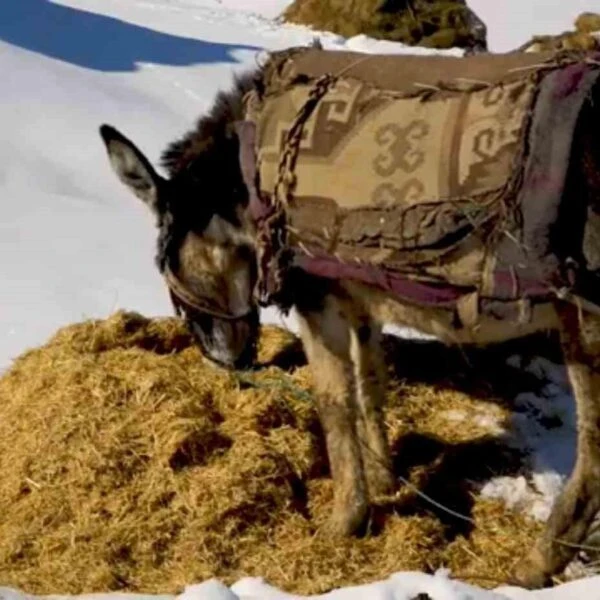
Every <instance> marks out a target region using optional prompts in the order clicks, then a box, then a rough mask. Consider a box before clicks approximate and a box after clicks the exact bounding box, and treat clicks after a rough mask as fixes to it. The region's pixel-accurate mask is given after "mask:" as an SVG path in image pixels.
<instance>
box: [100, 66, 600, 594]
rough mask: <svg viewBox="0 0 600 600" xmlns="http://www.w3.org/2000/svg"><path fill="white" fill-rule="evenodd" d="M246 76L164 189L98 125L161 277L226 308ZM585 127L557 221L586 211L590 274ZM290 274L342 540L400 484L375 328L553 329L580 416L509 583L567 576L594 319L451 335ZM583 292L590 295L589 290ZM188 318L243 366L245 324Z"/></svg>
mask: <svg viewBox="0 0 600 600" xmlns="http://www.w3.org/2000/svg"><path fill="white" fill-rule="evenodd" d="M254 81H255V78H254V75H252V74H251V75H248V76H246V77H245V78H242V79H240V80H237V81H236V83H235V86H234V89H233V90H232V91H231V92H230V93H227V94H223V93H222V94H219V95H218V96H217V99H216V102H215V105H214V107H213V109H212V110H211V111H210V113H209V114H208V115H207V116H205V117H203V118H201V119H200V120H199V121H198V123H197V126H196V128H195V129H194V130H193V131H191V132H190V133H188V134H187V135H186V136H185V137H184V138H182V139H181V140H179V141H177V142H175V143H173V144H171V145H170V146H169V148H168V149H167V151H166V152H165V154H164V156H163V161H162V162H163V165H164V166H165V167H166V169H167V170H168V172H169V176H170V179H169V180H166V179H163V178H162V177H160V176H159V175H158V174H157V173H156V172H155V171H154V170H153V169H152V167H150V166H149V164H148V162H147V161H146V160H145V159H144V157H143V155H141V153H140V152H139V150H137V149H136V148H135V146H134V145H133V144H132V143H131V142H129V140H127V139H126V138H124V137H123V136H121V134H119V133H118V132H117V131H116V130H114V129H112V128H110V127H107V126H104V127H103V128H102V130H101V133H102V137H103V139H104V141H105V144H106V146H107V150H108V154H109V157H110V159H111V162H112V165H113V168H114V169H115V172H116V173H117V175H118V177H119V178H120V179H121V181H123V182H124V183H125V184H126V185H127V186H128V187H129V188H130V189H131V190H132V191H133V192H134V193H135V194H136V195H138V196H139V197H140V198H142V200H144V201H145V202H146V203H147V204H148V205H149V206H150V208H151V209H152V210H153V211H154V212H155V214H156V215H157V219H158V225H159V248H158V261H157V262H158V266H159V268H160V270H161V271H163V269H164V266H165V265H166V264H169V265H170V266H171V268H172V269H174V270H175V271H176V272H177V273H178V276H179V278H180V279H181V281H182V282H183V283H184V284H185V285H186V286H187V287H188V288H189V289H190V290H191V291H192V292H193V293H194V294H196V295H197V296H198V297H213V298H217V297H218V300H219V301H220V302H221V303H222V304H223V305H224V306H226V307H228V309H229V310H231V312H232V313H233V312H236V311H237V312H239V311H243V309H244V308H249V309H251V308H252V307H254V306H255V304H254V299H253V285H254V282H255V278H256V273H255V254H254V239H255V230H254V225H253V223H252V221H251V219H250V217H249V215H248V214H247V213H248V211H247V203H248V199H247V193H246V190H245V188H244V185H243V182H242V178H241V173H240V168H239V164H238V154H237V153H238V140H237V138H236V135H235V133H234V129H233V123H234V121H236V120H238V119H242V118H243V116H244V115H243V106H242V97H243V95H244V93H245V92H246V91H247V90H248V89H250V87H251V86H252V85H253V84H254ZM586 110H588V111H593V116H595V119H594V121H593V122H594V123H596V124H598V117H597V115H598V111H597V109H595V108H594V103H593V102H591V101H590V102H589V103H588V106H587V109H586ZM588 116H590V115H588ZM589 123H590V121H588V125H587V126H586V128H585V129H582V128H581V127H580V128H578V130H577V132H576V140H575V143H574V149H575V150H574V154H573V157H572V164H571V165H570V174H569V178H568V182H569V185H568V192H567V193H568V195H569V197H568V198H566V199H565V202H564V206H565V207H567V208H566V211H567V212H566V213H565V214H563V215H562V218H565V219H569V218H571V216H572V215H573V214H574V213H575V212H576V211H587V212H588V213H589V216H588V220H587V224H588V225H587V231H586V236H585V242H584V243H583V244H582V248H581V249H580V251H579V254H580V255H581V256H580V258H581V260H582V261H587V263H588V264H589V265H596V266H598V265H600V247H599V246H598V245H597V244H596V241H597V240H598V239H599V238H600V230H599V228H600V220H598V219H595V218H594V215H596V214H597V213H599V212H600V210H599V207H600V144H598V143H597V142H596V133H595V131H591V130H590V129H589ZM556 243H560V240H556ZM293 276H294V277H296V278H297V279H296V280H295V281H293V282H292V285H291V287H292V288H293V289H294V291H295V295H294V297H293V299H292V304H293V305H294V307H295V308H296V310H297V313H298V318H299V322H300V328H301V337H302V340H303V344H304V348H305V352H306V355H307V357H308V360H309V363H310V365H311V368H312V371H313V376H314V387H315V391H316V396H317V408H318V412H319V415H320V419H321V423H322V426H323V430H324V433H325V438H326V444H327V452H328V458H329V462H330V465H331V472H332V476H333V480H334V489H335V494H334V507H333V510H332V518H331V525H330V526H331V531H332V532H333V533H336V534H343V535H348V534H352V533H354V532H356V530H357V529H358V528H359V527H360V526H361V525H362V524H363V522H364V521H365V518H366V517H367V514H368V511H369V505H370V503H371V501H372V500H373V498H374V497H376V496H378V495H380V494H386V493H388V492H390V491H391V490H392V489H393V487H394V485H395V480H394V477H393V474H392V471H391V469H390V455H389V448H388V441H387V437H386V427H385V423H384V419H383V401H384V387H385V371H386V369H385V365H384V362H383V356H382V351H381V344H380V335H381V324H382V323H395V324H398V325H404V326H409V327H414V328H416V329H419V330H422V331H424V332H428V333H431V334H433V335H436V336H437V337H438V338H440V339H441V340H442V341H445V342H446V343H448V344H456V343H458V344H461V343H475V344H482V345H487V344H491V343H494V342H501V341H505V340H508V339H511V338H512V339H515V338H520V337H523V336H526V335H529V334H531V333H533V332H535V331H540V330H546V329H556V330H558V331H559V332H560V335H561V340H562V346H563V352H564V357H565V362H566V364H567V368H568V372H569V377H570V380H571V384H572V387H573V392H574V396H575V399H576V402H577V408H578V415H579V434H578V453H577V464H576V467H575V469H574V471H573V474H572V476H571V478H570V480H569V482H568V484H567V485H566V487H565V489H564V491H563V493H562V494H561V496H560V497H559V498H558V500H557V502H556V504H555V506H554V509H553V512H552V516H551V518H550V520H549V522H548V526H547V528H546V531H545V533H544V535H543V536H542V537H541V538H540V540H539V541H538V543H537V545H536V546H535V548H534V549H533V550H532V551H531V553H530V555H529V557H528V559H527V560H525V561H523V562H522V563H521V564H520V566H519V568H518V573H517V574H518V576H519V579H520V581H521V582H522V583H523V584H525V585H528V586H531V587H535V586H541V585H543V584H545V583H546V582H548V581H549V579H550V577H551V576H552V575H554V574H555V573H557V572H559V571H560V570H561V569H563V568H564V567H565V566H566V564H567V563H568V561H569V560H570V559H571V558H572V556H573V555H574V553H575V551H576V550H575V548H574V547H573V544H577V543H580V542H581V541H582V539H584V536H585V534H586V532H587V529H588V527H589V525H590V523H591V521H592V519H593V517H594V515H595V514H596V512H598V510H599V509H600V318H599V317H598V316H596V315H592V314H587V313H583V312H579V311H578V309H577V307H575V306H572V305H570V304H566V303H563V302H560V301H558V300H557V301H556V302H551V303H547V304H545V305H541V306H538V307H537V308H536V309H535V310H534V314H533V318H532V321H531V323H528V324H526V325H517V324H513V323H504V322H497V321H486V320H485V319H484V320H483V321H482V322H481V323H479V325H478V327H477V328H472V329H470V328H462V329H457V328H456V327H455V326H454V323H453V321H452V319H451V317H450V316H449V314H448V313H446V312H444V311H438V310H435V309H427V308H420V307H415V306H409V305H405V304H402V303H400V302H399V301H398V300H397V299H396V298H394V297H391V296H389V295H386V294H385V293H383V292H379V291H376V290H374V289H373V288H370V287H368V286H366V285H362V284H358V283H354V282H350V281H341V282H325V281H322V280H316V279H311V278H310V277H308V276H306V275H304V274H302V273H295V274H294V275H293ZM207 278H208V279H207ZM596 280H597V279H596V278H595V277H592V278H591V279H590V281H592V282H595V281H596ZM208 282H210V283H208ZM591 287H593V288H595V287H596V286H595V285H592V286H591ZM588 291H589V292H590V294H591V295H592V296H594V295H596V294H597V290H596V289H591V288H590V289H589V290H588ZM186 317H187V320H188V324H189V325H190V327H191V328H192V331H194V333H196V335H197V337H198V340H199V342H200V344H201V345H202V347H203V349H204V351H205V353H206V354H207V355H208V356H209V357H211V358H212V359H214V360H216V361H217V362H219V363H221V364H224V365H225V366H227V367H230V368H237V367H238V366H240V364H239V359H240V356H243V355H244V352H246V353H247V349H248V344H250V343H253V342H254V341H255V338H256V333H257V332H256V328H255V327H253V325H252V323H251V322H250V321H248V320H241V321H239V322H238V321H232V322H228V321H223V320H222V319H221V320H220V319H218V318H211V317H210V316H207V315H199V314H195V313H194V311H188V313H187V315H186ZM244 336H246V338H244ZM244 339H246V340H247V341H248V344H244ZM246 358H248V357H247V356H246ZM244 362H247V361H244Z"/></svg>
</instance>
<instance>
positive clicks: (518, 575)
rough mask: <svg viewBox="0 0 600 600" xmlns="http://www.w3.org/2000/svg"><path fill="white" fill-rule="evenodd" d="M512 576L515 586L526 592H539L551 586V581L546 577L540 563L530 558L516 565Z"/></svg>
mask: <svg viewBox="0 0 600 600" xmlns="http://www.w3.org/2000/svg"><path fill="white" fill-rule="evenodd" d="M513 576H514V579H515V584H516V585H519V586H521V587H523V588H525V589H528V590H539V589H541V588H545V587H549V586H551V585H552V579H551V578H550V577H549V576H548V575H547V573H546V570H545V569H544V568H543V567H542V566H541V564H540V561H539V560H533V559H531V558H528V559H526V560H524V561H523V562H521V563H520V564H519V565H517V566H516V567H515V569H514V572H513Z"/></svg>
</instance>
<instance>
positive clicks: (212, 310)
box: [163, 265, 254, 321]
mask: <svg viewBox="0 0 600 600" xmlns="http://www.w3.org/2000/svg"><path fill="white" fill-rule="evenodd" d="M163 277H164V278H165V281H166V283H167V286H168V287H169V292H170V296H171V302H172V304H173V308H174V309H175V314H176V315H177V316H181V315H182V312H183V311H184V309H185V308H188V309H192V310H194V311H196V312H198V313H201V314H203V315H209V316H211V317H216V318H217V319H223V320H225V321H237V320H240V319H245V318H246V317H248V316H250V315H251V314H252V313H253V312H254V307H250V308H249V309H248V310H246V311H245V312H243V313H240V314H234V313H231V312H227V311H224V310H221V309H220V308H219V307H218V306H216V304H215V303H214V302H211V301H210V300H207V299H206V298H200V297H198V296H196V294H193V293H192V292H190V290H189V289H188V288H186V287H185V285H184V284H183V283H182V282H181V280H180V279H179V278H178V277H177V276H176V275H175V274H174V273H173V271H171V269H170V268H169V266H168V265H166V266H165V268H164V271H163Z"/></svg>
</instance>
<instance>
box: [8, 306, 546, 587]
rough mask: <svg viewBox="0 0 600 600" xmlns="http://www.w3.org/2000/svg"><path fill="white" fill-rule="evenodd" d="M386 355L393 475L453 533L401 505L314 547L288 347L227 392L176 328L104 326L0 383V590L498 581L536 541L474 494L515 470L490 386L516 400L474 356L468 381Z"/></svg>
mask: <svg viewBox="0 0 600 600" xmlns="http://www.w3.org/2000/svg"><path fill="white" fill-rule="evenodd" d="M388 346H389V347H388V349H387V350H388V352H389V354H390V358H394V359H395V360H394V363H395V364H397V365H400V366H399V367H398V372H394V371H392V380H391V382H390V388H389V407H388V410H387V421H388V424H389V430H390V435H391V438H392V441H393V447H394V453H395V469H396V474H397V475H398V476H399V477H403V478H406V479H408V480H409V481H410V482H411V483H412V485H414V486H416V487H417V488H418V490H419V491H420V492H422V493H425V494H426V495H428V496H430V497H431V498H433V499H435V500H436V501H437V502H439V503H441V504H443V505H444V506H446V507H448V508H450V509H451V510H453V511H456V512H458V513H460V514H464V515H465V516H467V517H468V518H469V519H472V523H469V522H466V521H465V520H461V519H457V518H454V517H452V516H451V515H449V514H448V513H447V512H444V511H442V510H439V509H438V508H436V507H435V506H433V505H431V504H430V503H428V502H427V501H426V500H424V499H423V497H422V496H420V495H418V494H417V493H416V492H415V490H414V488H411V487H406V486H401V489H400V491H399V492H398V493H397V495H396V496H394V497H393V498H382V499H381V501H380V503H379V506H378V507H377V510H376V511H375V512H374V514H373V518H372V521H371V523H370V530H369V531H368V532H367V535H366V536H364V537H362V538H358V539H357V538H352V539H348V540H345V541H341V542H340V541H334V540H332V539H331V538H329V537H327V536H325V535H323V534H322V529H321V527H322V525H323V524H324V522H325V520H326V518H327V516H328V514H329V510H330V506H331V494H332V486H331V479H330V477H329V473H328V467H327V460H326V457H325V454H324V450H323V441H322V435H321V431H320V428H319V425H318V420H317V418H316V414H315V410H314V403H313V402H312V396H311V391H310V376H309V372H308V368H307V366H306V365H304V364H303V354H302V352H301V350H300V349H299V347H298V344H297V341H296V340H295V339H294V338H292V337H291V336H290V335H289V334H287V333H285V332H283V331H281V330H279V329H276V328H273V327H265V328H264V330H263V333H262V339H261V346H260V361H261V364H262V368H261V369H260V370H258V371H256V372H252V373H247V374H245V375H239V374H235V373H228V372H224V371H222V370H220V369H216V368H213V367H211V366H210V365H208V364H206V363H205V362H204V361H203V360H202V357H201V355H200V353H199V352H198V350H197V349H196V348H195V347H194V346H193V345H192V344H191V341H190V339H189V337H188V335H187V333H186V331H185V329H184V328H183V327H182V325H181V324H180V322H179V321H177V320H175V319H171V318H165V319H155V320H148V319H145V318H143V317H141V316H139V315H136V314H131V313H122V312H120V313H116V314H115V315H113V316H112V317H111V318H109V319H107V320H105V321H87V322H84V323H81V324H76V325H73V326H70V327H66V328H64V329H62V330H60V331H59V332H57V334H56V335H55V336H54V337H53V338H52V339H51V340H50V341H49V342H48V343H47V344H46V345H44V346H43V347H40V348H37V349H34V350H31V351H29V352H27V353H25V354H24V355H22V356H21V357H20V358H19V359H18V360H17V361H16V362H15V364H14V366H13V367H12V368H11V370H10V371H9V372H8V373H7V374H5V375H4V377H3V378H2V379H0V473H2V478H1V479H0V515H1V516H0V581H1V582H2V584H3V585H10V586H18V587H20V588H22V589H25V590H26V591H28V592H32V593H45V594H48V593H82V592H93V591H108V590H124V591H143V592H153V593H159V592H160V593H176V592H178V591H180V590H181V589H182V588H183V586H184V585H186V584H189V583H191V582H195V581H201V580H204V579H206V578H209V577H219V578H221V579H222V580H224V581H225V582H228V583H231V582H233V581H235V580H236V579H238V578H239V577H242V576H244V575H254V576H263V577H265V578H266V579H267V580H268V581H269V582H270V583H272V584H274V585H277V586H280V587H282V588H284V589H286V590H288V591H291V592H296V593H304V594H308V593H317V592H323V591H326V590H329V589H331V588H332V587H336V586H341V585H350V584H358V583H365V582H368V581H372V580H375V579H380V578H385V577H387V576H388V575H390V574H391V573H393V572H395V571H399V570H405V569H411V570H412V569H417V570H424V571H428V572H431V571H432V570H435V569H437V568H439V567H446V568H450V569H452V570H453V571H454V572H456V573H457V574H460V576H461V577H466V578H469V579H470V580H472V581H473V582H474V583H479V584H481V585H484V586H486V587H493V586H495V585H497V584H498V583H501V582H503V581H505V580H506V579H507V577H508V574H509V571H510V569H511V567H512V565H513V564H514V562H515V561H516V560H518V559H519V557H520V556H522V554H523V552H524V551H525V550H526V549H527V547H528V546H529V545H530V544H531V542H532V540H533V537H534V535H535V534H536V532H537V530H538V526H537V525H535V524H534V523H532V522H530V521H529V520H527V519H525V518H524V517H522V516H519V515H517V514H514V513H511V512H510V511H508V510H507V509H505V508H503V506H502V505H501V504H500V503H498V502H492V501H484V500H482V499H480V498H479V497H478V496H477V494H476V493H475V491H476V489H477V484H478V482H481V481H485V480H486V479H487V478H489V477H490V476H491V475H493V474H500V473H509V472H514V470H515V469H518V464H519V461H518V457H516V456H515V455H514V454H511V453H509V451H508V450H506V447H505V446H504V445H502V443H501V439H500V438H501V436H502V434H501V431H500V429H499V428H498V425H497V424H500V425H501V424H502V421H503V419H505V418H506V417H507V414H508V412H507V409H506V407H505V403H504V400H503V396H504V395H506V396H507V397H509V396H511V394H512V393H513V391H514V390H512V389H510V388H509V387H507V385H509V386H510V385H514V386H517V385H519V386H523V385H525V384H531V383H532V382H530V381H527V382H524V381H522V380H518V381H517V380H516V374H510V375H509V374H508V373H507V371H506V369H507V368H508V367H506V366H502V365H503V362H502V361H497V362H495V358H494V355H485V356H486V358H485V359H480V358H478V356H479V355H478V354H473V355H471V356H470V357H469V360H470V361H471V367H469V366H468V365H467V362H466V361H465V360H464V357H463V355H462V354H461V353H460V352H454V351H450V350H446V349H444V348H442V347H441V346H438V345H436V344H431V343H429V342H427V343H417V342H414V343H412V345H410V346H407V343H405V342H403V343H401V342H395V343H392V342H389V344H388ZM473 360H475V363H473ZM494 362H495V366H494ZM489 382H491V383H492V385H493V386H494V389H495V393H492V392H491V391H490V387H489V385H490V383H489ZM500 384H502V385H500ZM457 419H458V420H457ZM490 423H492V426H490ZM494 423H495V424H496V425H494Z"/></svg>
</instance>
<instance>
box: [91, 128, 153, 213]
mask: <svg viewBox="0 0 600 600" xmlns="http://www.w3.org/2000/svg"><path fill="white" fill-rule="evenodd" d="M100 135H101V137H102V140H103V141H104V145H105V146H106V151H107V152H108V158H109V159H110V164H111V166H112V169H113V171H114V172H115V173H116V174H117V177H118V178H119V179H120V180H121V181H122V182H123V183H124V184H125V185H126V186H127V187H128V188H129V189H130V190H131V191H132V192H133V193H134V194H135V195H136V196H137V197H138V198H140V199H141V200H143V202H144V203H145V204H147V205H148V207H149V208H150V210H152V211H153V212H154V213H155V214H158V212H159V199H158V192H159V189H160V187H161V186H162V185H163V184H164V183H165V180H164V178H162V177H161V176H160V175H159V174H158V173H157V172H156V171H155V170H154V168H153V167H152V165H151V164H150V161H149V160H148V159H147V158H146V157H145V156H144V155H143V154H142V153H141V152H140V150H138V148H137V147H136V146H135V144H134V143H133V142H131V141H130V140H128V139H127V138H126V137H125V136H124V135H123V134H121V133H120V132H119V131H117V130H116V129H115V128H114V127H111V126H110V125H102V126H101V127H100Z"/></svg>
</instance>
